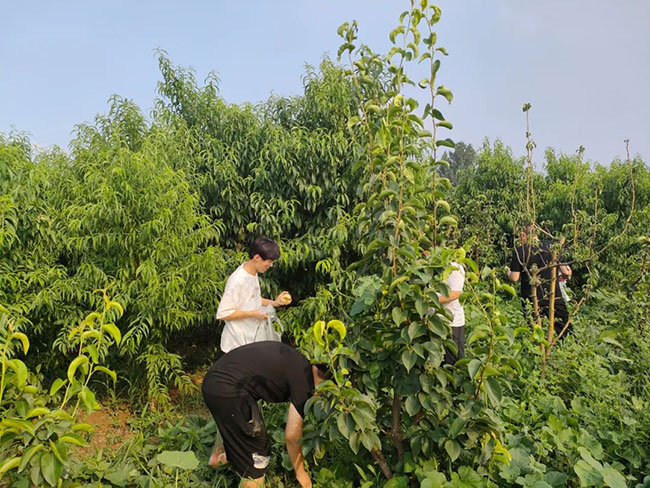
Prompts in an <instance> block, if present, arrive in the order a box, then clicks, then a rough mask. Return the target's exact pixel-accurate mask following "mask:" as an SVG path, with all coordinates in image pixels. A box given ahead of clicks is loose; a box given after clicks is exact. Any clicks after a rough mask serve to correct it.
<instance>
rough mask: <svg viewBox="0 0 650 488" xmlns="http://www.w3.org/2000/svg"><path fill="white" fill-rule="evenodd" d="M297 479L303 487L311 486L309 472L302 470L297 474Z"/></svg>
mask: <svg viewBox="0 0 650 488" xmlns="http://www.w3.org/2000/svg"><path fill="white" fill-rule="evenodd" d="M296 479H297V480H298V483H300V486H301V487H302V488H311V487H312V485H311V479H310V478H309V475H308V474H307V472H306V471H302V472H301V473H297V474H296Z"/></svg>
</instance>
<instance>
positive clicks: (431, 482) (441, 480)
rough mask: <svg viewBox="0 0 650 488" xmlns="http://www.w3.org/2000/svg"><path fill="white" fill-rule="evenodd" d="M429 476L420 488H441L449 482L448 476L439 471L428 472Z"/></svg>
mask: <svg viewBox="0 0 650 488" xmlns="http://www.w3.org/2000/svg"><path fill="white" fill-rule="evenodd" d="M426 474H427V477H426V478H425V479H423V480H422V482H421V483H420V488H441V487H442V486H445V483H447V477H446V476H445V475H444V474H442V473H439V472H437V471H436V472H431V471H427V472H426Z"/></svg>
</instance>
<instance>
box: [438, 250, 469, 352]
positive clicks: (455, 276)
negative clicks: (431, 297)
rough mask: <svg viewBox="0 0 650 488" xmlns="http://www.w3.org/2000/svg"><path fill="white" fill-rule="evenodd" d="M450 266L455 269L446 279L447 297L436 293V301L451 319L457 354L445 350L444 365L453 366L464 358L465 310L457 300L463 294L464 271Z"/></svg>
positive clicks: (452, 264) (455, 266)
mask: <svg viewBox="0 0 650 488" xmlns="http://www.w3.org/2000/svg"><path fill="white" fill-rule="evenodd" d="M450 264H451V266H453V267H454V268H455V269H454V270H453V271H452V272H451V273H449V276H448V277H447V287H448V288H449V293H448V296H444V295H442V294H440V293H438V299H439V300H440V303H441V304H442V305H444V307H445V308H446V309H447V310H448V311H449V313H451V316H452V317H453V320H452V322H451V335H452V337H453V338H454V342H455V343H456V345H457V346H458V354H456V355H454V354H452V352H451V351H449V350H446V351H445V363H447V364H454V363H455V362H456V361H458V360H459V359H463V357H465V310H463V306H462V305H461V304H460V301H459V300H458V298H459V297H460V295H461V293H463V285H464V284H465V269H464V268H463V266H462V265H461V264H459V263H456V262H453V261H452V262H451V263H450Z"/></svg>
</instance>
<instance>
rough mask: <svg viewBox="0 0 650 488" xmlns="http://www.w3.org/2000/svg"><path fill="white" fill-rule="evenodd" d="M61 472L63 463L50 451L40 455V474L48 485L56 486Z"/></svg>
mask: <svg viewBox="0 0 650 488" xmlns="http://www.w3.org/2000/svg"><path fill="white" fill-rule="evenodd" d="M62 473H63V464H61V462H60V461H59V460H58V459H57V458H56V457H55V456H54V455H53V454H52V453H51V452H46V453H44V454H43V455H42V456H41V474H42V475H43V478H45V481H47V482H48V484H49V485H50V486H56V484H57V481H59V479H60V478H61V474H62Z"/></svg>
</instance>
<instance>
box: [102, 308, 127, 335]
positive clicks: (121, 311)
mask: <svg viewBox="0 0 650 488" xmlns="http://www.w3.org/2000/svg"><path fill="white" fill-rule="evenodd" d="M111 308H114V309H115V310H117V313H119V314H120V317H121V316H122V315H124V309H123V308H122V305H120V304H119V303H117V302H111V301H109V302H108V303H107V304H106V311H108V310H110V309H111ZM106 325H109V324H104V325H103V326H102V327H105V326H106ZM116 342H117V341H116Z"/></svg>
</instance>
